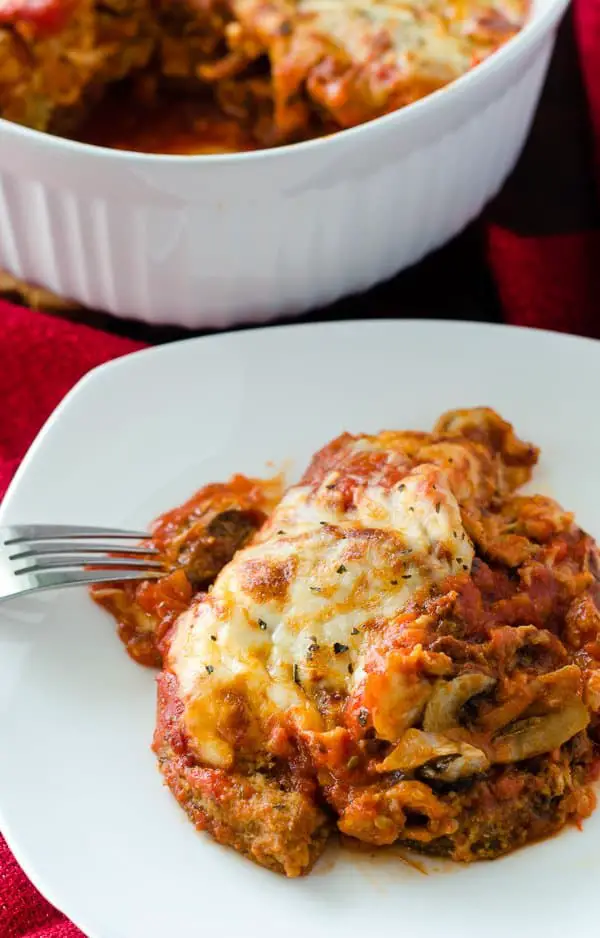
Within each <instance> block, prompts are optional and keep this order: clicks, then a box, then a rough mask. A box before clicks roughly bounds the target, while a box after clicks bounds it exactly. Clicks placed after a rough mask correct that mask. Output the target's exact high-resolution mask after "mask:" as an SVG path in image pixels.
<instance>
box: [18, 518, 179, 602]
mask: <svg viewBox="0 0 600 938" xmlns="http://www.w3.org/2000/svg"><path fill="white" fill-rule="evenodd" d="M149 536H150V535H149V534H146V533H144V532H140V531H121V530H119V529H118V528H92V527H79V526H77V525H62V524H32V525H27V524H24V525H14V526H11V527H4V528H0V600H3V599H10V598H12V597H14V596H22V595H23V594H25V593H32V592H38V591H41V590H48V589H57V588H62V587H65V586H81V585H84V584H91V583H107V582H111V581H114V580H145V579H148V578H149V577H160V576H163V575H164V574H165V573H166V570H165V566H164V561H162V560H160V559H155V558H158V557H159V552H158V550H157V549H156V548H155V547H152V546H149V545H145V544H131V543H128V542H131V541H139V540H142V539H143V538H148V537H149ZM123 542H124V543H123ZM115 554H119V556H117V557H115ZM111 555H112V556H111ZM90 568H91V569H90ZM98 568H99V569H98Z"/></svg>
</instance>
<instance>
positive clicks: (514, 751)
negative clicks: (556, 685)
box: [492, 699, 590, 763]
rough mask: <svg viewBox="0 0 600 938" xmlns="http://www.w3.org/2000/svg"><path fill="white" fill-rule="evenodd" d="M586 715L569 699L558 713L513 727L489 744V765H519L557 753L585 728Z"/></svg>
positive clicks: (582, 708) (587, 720) (583, 709)
mask: <svg viewBox="0 0 600 938" xmlns="http://www.w3.org/2000/svg"><path fill="white" fill-rule="evenodd" d="M589 722H590V714H589V712H588V709H587V707H586V706H585V704H584V703H583V702H582V701H581V700H577V699H573V700H572V701H571V702H570V703H569V704H568V705H567V706H566V707H563V709H562V710H553V711H551V712H550V713H547V714H546V715H545V716H539V717H538V716H536V717H530V718H529V719H525V720H519V721H518V722H517V723H513V724H512V725H511V726H508V727H506V729H505V730H504V731H503V732H502V733H501V734H500V735H499V736H496V738H495V740H494V742H493V744H492V761H493V762H496V763H506V762H519V761H520V760H521V759H531V758H533V756H541V755H543V754H544V753H545V752H551V751H552V750H553V749H558V748H559V747H560V746H562V745H563V743H566V742H567V741H568V740H569V739H572V738H573V736H576V735H577V733H580V732H581V731H582V730H584V729H585V728H586V726H587V725H588V723H589Z"/></svg>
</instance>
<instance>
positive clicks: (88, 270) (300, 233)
mask: <svg viewBox="0 0 600 938" xmlns="http://www.w3.org/2000/svg"><path fill="white" fill-rule="evenodd" d="M565 5H566V3H565V0H546V2H545V4H543V5H542V10H541V13H539V14H538V13H536V14H535V15H534V22H533V23H532V24H531V27H528V28H527V29H526V30H525V31H524V32H523V33H522V34H521V35H520V36H518V37H517V38H516V40H514V41H513V42H512V43H509V45H508V46H507V47H505V48H504V49H502V50H500V51H499V52H498V53H497V54H496V55H495V56H493V57H492V59H490V60H489V61H488V62H487V63H484V65H483V66H480V67H479V68H478V69H475V70H474V71H473V72H471V73H470V74H468V75H467V76H465V77H464V78H463V79H461V80H459V81H458V82H456V83H455V84H454V85H451V86H449V87H448V88H446V89H445V90H443V91H442V92H439V93H437V94H435V95H433V96H431V97H430V98H426V99H424V100H423V101H420V102H418V103H417V104H416V105H412V106H411V107H410V108H407V109H406V110H405V111H401V112H397V113H395V114H391V115H389V116H388V117H386V118H383V119H381V120H379V121H375V122H373V123H371V124H365V125H363V126H361V127H358V128H355V129H354V130H351V131H347V132H345V133H343V134H339V135H336V136H333V137H330V138H327V139H324V140H320V141H314V142H310V143H308V144H302V145H298V146H295V147H287V148H282V149H280V150H271V151H263V152H258V153H251V154H240V155H234V156H225V157H222V156H221V157H154V156H144V155H139V154H127V153H117V152H111V151H107V150H101V149H94V148H90V147H84V146H82V145H80V144H74V143H71V142H69V141H64V140H61V139H58V138H53V137H50V136H45V135H42V134H37V133H35V132H31V131H28V130H24V129H22V128H20V127H17V126H15V125H12V124H9V123H6V122H4V121H0V267H3V268H5V269H6V270H8V271H9V272H10V273H12V274H14V275H15V276H18V277H20V278H22V279H25V280H28V281H30V282H33V283H37V284H39V285H41V286H44V287H47V288H48V289H50V290H52V291H55V292H57V293H59V294H60V295H63V296H65V297H70V298H72V299H75V300H77V301H79V302H81V303H83V304H85V305H87V306H90V307H94V308H97V309H103V310H107V311H109V312H112V313H115V314H118V315H121V316H125V317H132V318H135V319H141V320H146V321H149V322H156V323H158V322H168V323H173V324H179V325H182V326H189V327H196V328H198V327H202V326H216V327H225V326H228V325H231V324H233V323H235V322H243V321H247V322H255V321H259V320H265V319H268V318H269V317H272V316H280V315H292V314H295V313H299V312H302V311H305V310H307V309H309V308H311V307H315V306H319V305H321V304H325V303H328V302H331V301H333V300H335V299H336V298H338V297H340V296H343V295H345V294H348V293H352V292H355V291H359V290H362V289H365V288H367V287H369V286H371V285H372V284H374V283H376V282H378V281H380V280H383V279H385V278H386V277H389V276H391V275H393V274H394V273H396V272H397V271H399V270H401V269H402V268H404V267H407V266H408V265H410V264H412V263H414V262H415V261H417V260H419V258H421V257H422V256H423V255H425V254H426V253H428V252H429V251H431V250H432V249H434V248H436V247H438V246H439V245H441V244H443V243H444V241H446V240H447V239H448V238H450V237H452V235H454V234H455V233H457V232H458V231H460V229H461V228H463V227H464V225H465V224H467V222H469V221H470V220H471V219H472V218H473V217H474V216H475V215H477V213H478V212H479V211H480V209H481V208H482V206H483V205H484V204H485V203H486V201H487V200H489V199H490V198H491V197H492V196H493V195H494V194H495V193H496V192H497V190H498V189H499V187H500V186H501V184H502V182H503V181H504V179H505V178H506V176H507V174H508V172H509V171H510V169H511V168H512V166H513V165H514V163H515V161H516V159H517V156H518V154H519V152H520V150H521V148H522V145H523V142H524V139H525V136H526V134H527V131H528V129H529V125H530V122H531V118H532V115H533V111H534V108H535V105H536V103H537V100H538V97H539V94H540V90H541V85H542V82H543V79H544V75H545V72H546V69H547V65H548V61H549V57H550V53H551V51H552V47H553V44H554V38H555V29H556V22H557V20H558V18H559V16H560V14H561V13H562V11H563V9H564V7H565ZM538 15H539V17H540V20H543V22H539V23H538V22H536V18H537V17H538Z"/></svg>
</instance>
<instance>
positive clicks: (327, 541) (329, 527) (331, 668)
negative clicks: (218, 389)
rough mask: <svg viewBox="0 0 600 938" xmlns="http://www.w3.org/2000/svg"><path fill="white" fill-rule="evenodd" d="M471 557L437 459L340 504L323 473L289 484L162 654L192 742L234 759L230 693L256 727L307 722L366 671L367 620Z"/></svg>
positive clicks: (363, 488)
mask: <svg viewBox="0 0 600 938" xmlns="http://www.w3.org/2000/svg"><path fill="white" fill-rule="evenodd" d="M361 445H364V444H361ZM389 458H390V459H392V460H393V459H394V458H397V459H402V458H403V457H402V454H396V455H394V454H391V455H390V457H389ZM472 559H473V547H472V545H471V543H470V541H469V539H468V538H467V535H466V533H465V531H464V529H463V526H462V522H461V516H460V510H459V507H458V505H457V502H456V500H455V498H454V495H453V494H452V492H451V491H450V489H449V488H448V484H447V481H446V476H445V474H444V473H443V472H442V471H441V470H440V469H439V468H437V467H436V466H434V465H421V466H418V467H417V468H415V469H413V470H412V471H411V472H409V473H408V475H405V476H404V477H403V479H402V481H401V482H400V483H397V484H395V485H393V486H391V487H389V486H388V487H385V486H384V485H382V484H380V480H379V479H378V478H377V476H376V475H375V476H374V477H373V479H369V480H367V481H365V482H364V483H363V484H361V485H360V486H358V487H357V489H356V491H355V493H354V501H353V505H352V507H351V508H350V509H348V508H344V507H343V504H342V502H341V501H340V499H339V498H338V497H337V496H336V494H335V493H334V492H332V484H331V483H330V481H329V479H328V478H327V477H326V478H325V480H324V481H323V482H322V483H321V484H320V486H319V487H318V488H314V487H311V486H308V485H305V486H302V485H300V486H295V487H293V488H291V489H290V490H289V491H288V493H287V494H286V495H285V496H284V498H283V500H282V501H281V503H280V504H279V506H278V507H277V509H276V510H275V512H274V514H273V515H272V517H271V519H270V521H269V522H268V524H267V526H266V527H265V528H264V529H263V531H262V532H261V534H260V535H259V537H258V538H257V540H256V541H255V543H254V544H253V545H252V546H250V547H248V548H246V549H244V550H242V551H240V552H239V553H238V554H237V555H236V556H235V557H234V559H233V560H232V561H231V563H230V564H229V565H228V566H227V567H225V568H224V569H223V570H222V572H221V574H220V575H219V577H218V578H217V580H216V582H215V585H214V588H213V590H212V591H211V593H210V594H209V595H208V596H206V597H205V598H204V599H203V600H202V601H200V602H199V603H197V604H196V605H193V606H192V607H191V609H190V610H188V611H187V612H186V613H184V614H183V615H182V616H181V618H180V619H179V621H178V623H177V626H176V632H175V635H174V639H173V642H172V645H171V650H170V655H169V666H170V668H171V670H172V671H173V672H174V674H175V675H176V677H177V678H178V681H179V690H180V695H181V698H182V700H183V703H184V707H185V713H184V721H185V723H186V725H187V728H188V731H189V733H190V737H191V738H192V740H193V744H194V746H195V748H196V751H197V753H198V755H199V756H200V757H201V758H202V759H203V760H204V761H206V762H208V763H209V764H213V765H219V766H223V767H228V766H230V765H231V764H232V762H233V758H234V750H235V748H236V741H235V740H236V736H235V733H234V732H233V730H232V725H233V723H232V721H233V722H235V719H236V717H235V715H236V713H237V714H238V722H239V709H240V707H241V706H242V707H243V709H244V725H245V727H246V730H247V731H248V726H249V725H250V726H251V725H252V723H253V721H254V722H255V723H256V727H257V738H263V739H264V737H265V736H266V727H267V725H268V722H269V719H270V718H271V717H272V716H274V715H275V716H276V715H277V714H281V713H282V712H283V711H287V712H288V713H289V714H290V717H293V719H294V720H295V721H296V723H297V724H298V725H299V726H300V727H302V728H304V729H307V730H308V729H311V728H316V729H318V728H319V727H320V726H321V716H320V713H319V708H318V706H317V703H318V698H319V695H320V694H322V693H323V692H325V693H327V694H332V693H333V694H341V695H346V694H349V693H351V692H352V690H353V688H354V687H355V686H356V685H357V682H360V681H361V680H362V679H363V678H364V672H363V669H362V659H363V646H364V645H365V642H366V640H367V638H368V631H369V627H370V625H371V624H373V623H375V622H376V621H377V620H378V619H381V618H384V619H389V618H390V617H393V616H396V615H398V614H399V613H401V612H402V610H403V609H404V608H405V606H406V604H407V602H408V601H409V600H410V599H411V598H412V597H414V596H415V595H417V594H418V595H426V593H427V592H429V591H430V590H431V588H432V587H433V586H435V584H438V583H440V582H441V581H443V580H444V579H445V578H446V577H447V576H449V575H450V574H458V573H462V572H465V571H468V570H469V569H470V566H471V562H472ZM240 701H242V703H241V702H240ZM248 732H249V731H248Z"/></svg>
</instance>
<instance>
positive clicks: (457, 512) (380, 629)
mask: <svg viewBox="0 0 600 938" xmlns="http://www.w3.org/2000/svg"><path fill="white" fill-rule="evenodd" d="M537 458H538V451H537V449H536V447H535V446H533V445H531V444H529V443H526V442H523V441H522V440H520V439H519V438H518V437H517V436H516V435H515V433H514V431H513V428H512V426H511V425H510V424H508V423H506V422H505V421H504V420H503V419H502V418H501V417H499V416H498V415H497V414H496V413H495V412H493V411H492V410H489V409H487V408H476V409H472V410H460V411H453V412H449V413H447V414H445V415H443V416H442V417H441V418H440V420H439V421H438V422H437V424H436V426H435V428H434V430H433V432H432V433H425V432H413V431H396V430H390V431H384V432H381V433H378V434H376V435H368V434H364V435H351V434H348V433H345V434H342V436H340V437H338V438H337V439H335V440H333V441H332V442H331V443H329V444H327V445H326V446H325V447H324V448H323V449H322V450H320V451H319V452H318V453H317V454H316V455H315V456H314V458H313V459H312V461H311V463H310V465H309V466H308V468H307V469H306V471H305V473H304V475H303V477H302V478H301V480H300V482H299V483H298V484H297V485H293V486H292V487H291V488H289V489H287V491H285V492H284V493H282V492H281V490H280V480H270V481H268V482H264V483H260V482H259V481H257V480H245V481H244V480H243V478H242V477H235V478H234V479H233V480H231V482H230V483H228V484H227V485H225V486H214V487H209V488H207V489H204V490H202V492H201V493H200V495H199V496H198V497H197V499H196V500H195V501H194V500H192V502H190V503H188V504H187V506H184V508H183V509H181V510H178V511H176V512H175V513H173V514H171V515H169V516H165V518H163V519H162V520H161V521H159V523H158V525H157V527H156V529H155V534H154V542H155V545H156V546H158V547H159V549H160V550H161V551H163V553H164V555H165V557H166V558H167V560H168V561H169V563H170V564H171V566H172V570H173V572H172V573H171V574H170V576H169V577H167V578H166V579H165V580H163V581H160V583H158V584H156V583H154V584H149V583H148V584H144V583H142V584H141V585H138V586H137V587H135V588H133V587H131V586H122V587H121V586H119V585H118V584H117V585H115V586H114V587H111V588H110V589H106V588H104V587H103V588H102V589H96V592H95V596H96V599H97V600H98V601H99V602H100V603H101V604H103V605H104V606H105V607H107V608H108V609H109V610H110V611H111V612H112V613H113V614H114V615H116V617H117V619H118V620H119V622H120V624H121V631H122V636H123V638H124V639H125V641H126V643H127V644H128V646H129V648H130V651H131V652H132V653H133V654H134V656H135V657H137V658H138V660H142V661H146V662H147V663H152V664H160V665H161V668H162V670H161V672H160V675H159V678H158V684H159V691H158V712H157V726H156V732H155V738H154V750H155V752H156V755H157V757H158V763H159V766H160V770H161V772H162V774H163V776H164V779H165V781H166V783H167V785H168V786H169V788H170V789H171V791H172V792H173V794H174V796H175V797H176V799H177V800H178V802H179V803H180V804H181V806H182V807H183V809H184V810H185V812H186V813H187V814H188V816H189V817H190V819H191V820H192V822H193V823H194V824H195V825H196V826H197V827H198V828H199V829H202V830H207V831H209V832H210V833H211V834H212V836H213V837H214V838H215V839H216V840H217V841H219V842H220V843H223V844H227V845H230V846H232V847H234V848H235V849H237V850H238V851H240V852H241V853H243V854H244V855H246V856H248V857H249V858H251V859H252V860H254V861H255V862H257V863H259V864H261V865H263V866H265V867H267V868H269V869H271V870H274V871H277V872H280V873H284V874H286V875H287V876H298V875H300V874H303V873H305V872H307V871H309V870H310V868H311V866H312V865H313V863H314V862H315V860H316V859H317V857H318V856H319V855H320V853H321V852H322V850H323V849H324V846H325V844H326V842H327V840H328V838H329V837H330V835H331V834H332V833H333V832H335V831H337V832H339V833H340V834H342V835H343V836H344V837H346V838H350V839H352V840H354V841H360V842H362V843H366V844H369V845H372V846H375V847H378V846H385V845H390V844H402V845H405V846H408V847H411V848H414V849H416V850H419V851H424V852H427V853H433V854H436V855H442V856H446V857H449V858H451V859H453V860H456V861H462V862H469V861H474V860H483V859H492V858H495V857H498V856H500V855H502V854H505V853H507V852H509V851H511V850H513V849H515V848H516V847H519V846H521V845H523V844H525V843H527V842H530V841H534V840H537V839H540V838H543V837H547V836H549V835H550V834H552V833H553V832H555V831H557V830H559V829H560V828H561V827H563V826H564V825H565V824H566V823H567V822H575V823H577V824H579V823H580V822H581V821H582V820H583V819H584V818H586V817H587V816H588V815H589V814H590V813H591V812H592V810H593V808H594V806H595V795H594V792H593V788H592V787H591V786H592V782H593V781H594V780H595V778H596V776H597V774H598V767H599V761H598V755H599V753H598V741H599V737H598V722H599V716H598V715H599V713H600V641H599V630H600V612H599V609H600V582H599V579H600V567H599V562H598V561H599V557H598V550H597V547H596V544H595V542H594V540H593V539H592V538H591V537H590V536H589V535H587V534H586V533H584V532H583V531H582V530H581V529H580V528H579V527H578V526H577V524H576V523H575V521H574V518H573V516H572V515H571V514H569V513H568V512H566V511H564V510H563V509H562V508H561V507H560V506H559V505H558V504H556V502H554V501H553V500H552V499H550V498H548V497H544V496H540V495H529V494H519V492H518V490H519V489H520V487H521V486H522V485H524V483H526V482H527V481H528V480H529V478H530V476H531V473H532V470H533V467H534V466H535V464H536V461H537Z"/></svg>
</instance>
